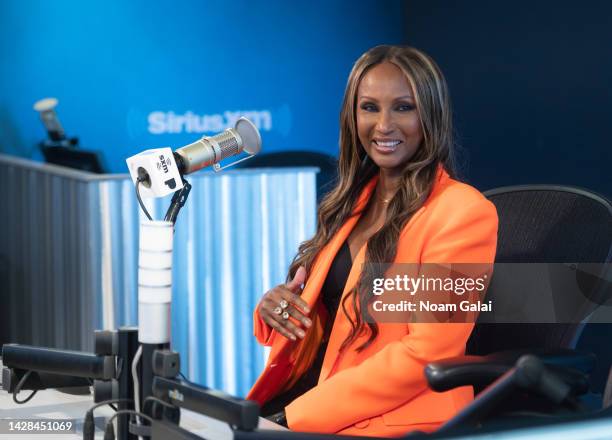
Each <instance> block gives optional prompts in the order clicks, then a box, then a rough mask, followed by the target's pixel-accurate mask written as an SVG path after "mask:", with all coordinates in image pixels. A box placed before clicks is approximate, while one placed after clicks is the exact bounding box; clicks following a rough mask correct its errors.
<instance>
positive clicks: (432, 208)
mask: <svg viewBox="0 0 612 440" xmlns="http://www.w3.org/2000/svg"><path fill="white" fill-rule="evenodd" d="M376 181H377V179H376V178H375V179H373V180H372V181H371V182H370V183H368V185H367V186H366V187H365V188H364V190H363V192H362V194H361V195H360V197H359V199H358V201H357V205H356V208H355V211H357V210H359V209H360V208H361V207H363V206H364V204H365V203H366V202H367V200H368V198H369V197H370V195H371V194H372V192H373V190H374V188H375V187H376ZM358 220H359V216H358V215H353V216H352V217H351V218H349V219H348V220H347V221H346V223H345V224H344V225H343V226H342V227H341V228H340V230H339V231H338V232H337V233H336V235H335V236H334V237H333V238H332V239H331V240H330V242H329V243H328V244H327V245H326V246H325V247H324V248H323V249H322V250H321V251H320V253H319V254H318V255H317V258H316V259H315V261H314V263H313V267H312V268H311V270H310V273H309V274H308V278H307V282H306V284H305V286H304V289H303V291H302V298H303V299H304V300H305V301H306V302H307V303H308V304H309V306H310V308H311V310H315V303H316V301H317V298H318V296H319V293H320V290H321V287H322V286H323V282H324V280H325V278H326V277H327V272H328V271H329V268H330V266H331V263H332V261H333V260H334V258H335V256H336V253H337V252H338V250H339V249H340V247H341V245H342V243H343V242H344V241H345V240H346V239H347V237H348V236H349V234H350V232H351V230H352V229H353V227H354V226H355V224H356V223H357V221H358ZM496 244H497V212H496V210H495V207H494V205H493V204H492V203H491V202H489V201H488V200H487V199H486V198H485V197H484V196H483V195H482V194H481V193H480V192H478V190H476V189H475V188H473V187H471V186H469V185H466V184H464V183H460V182H458V181H456V180H453V179H451V178H450V177H449V175H448V173H446V171H444V170H443V169H442V168H440V170H439V172H438V175H437V177H436V182H435V184H434V187H433V189H432V193H431V195H430V196H429V198H428V199H427V200H426V202H425V204H424V205H423V207H421V209H419V210H418V211H417V212H416V213H415V214H414V216H413V217H412V218H411V219H410V221H409V222H408V223H407V224H406V226H405V227H404V229H403V230H402V232H401V234H400V237H399V242H398V247H397V254H396V258H395V262H396V263H493V261H494V259H495V249H496ZM365 246H366V245H364V247H362V248H361V249H360V250H359V252H358V254H357V256H356V257H355V258H354V261H353V265H352V268H351V270H350V273H349V276H348V279H347V282H346V285H345V289H344V292H343V297H344V295H346V294H347V293H348V292H349V291H350V290H351V288H352V287H353V286H354V285H355V284H356V282H357V280H358V279H359V276H360V272H361V268H362V265H363V263H364V257H365ZM473 326H474V324H472V323H406V324H403V323H402V324H395V323H393V324H388V323H379V330H380V333H379V335H378V337H377V338H376V340H375V341H374V342H373V343H372V344H371V345H370V346H369V347H368V348H366V349H365V350H363V351H362V352H361V353H358V352H356V351H355V350H351V349H349V350H345V351H344V352H343V353H339V347H340V345H341V344H342V342H343V341H344V339H345V338H346V337H347V336H348V334H349V332H350V323H349V321H348V319H347V318H346V316H345V314H344V313H343V312H342V311H341V310H340V311H338V313H337V314H336V318H335V321H334V324H333V327H332V331H331V334H330V339H329V343H328V347H327V351H326V353H325V357H324V361H323V367H322V369H321V374H320V376H319V382H318V385H317V386H316V387H314V388H312V389H311V390H310V391H308V392H306V393H304V394H303V395H302V396H300V397H298V398H297V399H296V400H294V401H293V402H292V403H291V404H289V405H288V406H287V407H286V408H285V411H286V415H287V422H288V425H289V427H290V428H291V429H292V430H295V431H306V432H320V433H338V434H346V435H366V436H381V437H393V436H399V435H402V434H405V433H407V432H410V431H413V430H417V429H418V430H423V431H433V430H435V429H436V428H437V427H439V426H440V425H441V424H442V423H443V422H444V421H446V420H448V419H450V418H451V417H453V415H455V414H456V413H457V412H458V411H459V410H461V409H462V408H463V407H464V406H465V405H467V404H468V403H469V402H470V401H471V400H472V399H473V390H472V388H471V387H462V388H457V389H454V390H451V391H447V392H443V393H437V392H434V391H431V390H429V388H428V387H427V382H426V379H425V376H424V373H423V369H424V366H425V365H426V364H427V363H429V362H433V361H435V360H437V359H442V358H447V357H451V356H460V355H463V354H464V353H465V344H466V342H467V339H468V337H469V335H470V333H471V331H472V329H473ZM254 331H255V337H256V338H257V340H258V341H259V342H260V343H262V344H264V345H266V346H271V351H270V356H269V358H268V361H267V364H266V367H265V369H264V371H263V372H262V374H261V376H260V377H259V379H258V380H257V382H256V383H255V385H254V386H253V388H252V389H251V391H250V393H249V395H248V396H247V398H248V399H251V400H255V401H257V402H259V403H260V404H263V403H264V402H266V401H268V400H269V399H271V398H272V397H274V396H275V395H276V394H277V393H278V392H279V391H280V390H281V389H282V387H283V385H284V384H285V383H286V380H287V377H288V375H289V373H290V372H291V369H292V367H293V362H294V361H293V360H292V356H291V353H292V347H294V346H295V344H296V343H295V342H292V341H289V340H288V339H286V338H285V337H283V336H281V335H280V334H278V333H277V332H276V331H274V330H272V329H271V328H270V327H269V326H268V325H267V324H265V323H264V321H263V320H262V319H261V318H260V316H259V314H258V311H257V310H255V316H254ZM366 338H367V335H366V336H363V339H357V341H356V342H355V344H356V345H355V346H358V345H360V344H361V343H362V342H364V341H365V340H366Z"/></svg>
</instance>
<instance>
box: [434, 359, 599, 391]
mask: <svg viewBox="0 0 612 440" xmlns="http://www.w3.org/2000/svg"><path fill="white" fill-rule="evenodd" d="M525 354H534V355H536V356H537V357H538V358H540V359H541V360H542V361H543V362H544V364H545V365H546V366H547V367H548V368H549V369H551V370H553V371H554V372H555V373H557V374H558V375H559V376H561V377H562V378H563V380H564V381H566V383H567V384H568V385H570V386H571V388H572V393H573V394H574V395H578V394H583V393H585V392H587V391H588V389H589V382H588V373H589V372H590V371H591V370H592V369H593V366H594V364H595V360H596V356H595V355H594V354H592V353H586V352H578V351H575V350H569V349H547V350H508V351H501V352H496V353H491V354H488V355H486V356H458V357H454V358H447V359H441V360H438V361H436V362H432V363H430V364H428V365H427V366H426V367H425V377H426V378H427V382H428V383H429V387H430V388H431V389H432V390H434V391H440V392H441V391H448V390H451V389H453V388H457V387H461V386H466V385H471V386H473V387H474V388H475V389H477V390H480V389H482V388H484V387H486V386H487V385H489V384H490V383H492V382H493V381H494V380H496V379H497V378H498V377H500V376H501V375H503V374H504V373H505V372H507V371H508V370H510V369H511V368H512V367H513V366H514V364H515V363H516V361H517V360H518V359H519V358H520V357H521V356H523V355H525Z"/></svg>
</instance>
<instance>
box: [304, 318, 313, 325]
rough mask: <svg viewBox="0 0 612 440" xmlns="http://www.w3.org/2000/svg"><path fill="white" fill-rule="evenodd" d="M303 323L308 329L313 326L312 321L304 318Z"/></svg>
mask: <svg viewBox="0 0 612 440" xmlns="http://www.w3.org/2000/svg"><path fill="white" fill-rule="evenodd" d="M303 322H304V325H305V326H306V327H310V326H311V325H312V321H311V320H310V319H308V318H304V321H303Z"/></svg>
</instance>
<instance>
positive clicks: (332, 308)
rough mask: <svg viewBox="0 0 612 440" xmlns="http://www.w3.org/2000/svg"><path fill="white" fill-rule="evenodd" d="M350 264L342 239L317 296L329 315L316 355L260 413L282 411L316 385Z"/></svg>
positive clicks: (348, 254)
mask: <svg viewBox="0 0 612 440" xmlns="http://www.w3.org/2000/svg"><path fill="white" fill-rule="evenodd" d="M351 266H352V261H351V251H350V249H349V246H348V242H347V241H345V242H344V244H343V245H342V247H341V248H340V250H339V251H338V253H337V254H336V258H334V261H333V262H332V264H331V267H330V268H329V272H328V273H327V277H326V278H325V282H324V283H323V288H322V289H321V299H322V301H323V305H325V308H326V309H327V312H328V313H329V319H328V320H327V325H326V327H325V330H324V332H323V340H322V341H321V345H320V346H319V350H318V351H317V356H316V357H315V360H314V361H313V363H312V366H311V367H310V368H309V369H308V371H306V373H304V375H303V376H302V377H301V378H300V379H299V380H298V381H297V382H296V383H295V384H294V385H293V386H292V387H291V388H290V389H288V390H287V391H285V392H283V393H281V394H279V395H278V396H275V397H273V398H272V399H271V400H269V401H268V402H266V403H265V404H264V405H263V407H262V408H261V416H262V417H267V416H269V415H272V414H276V413H278V412H280V411H282V410H283V409H284V408H285V407H286V406H287V405H289V404H290V403H291V402H293V401H294V400H295V399H297V398H298V397H300V396H301V395H302V394H304V393H305V392H307V391H309V390H310V389H311V388H314V387H315V386H316V385H317V383H318V381H319V375H320V374H321V368H322V367H323V358H324V357H325V350H327V342H328V341H329V334H330V333H331V328H332V325H333V323H334V318H335V317H336V312H337V311H338V308H339V307H340V300H341V298H342V292H343V291H344V285H345V284H346V280H347V279H348V276H349V272H350V271H351Z"/></svg>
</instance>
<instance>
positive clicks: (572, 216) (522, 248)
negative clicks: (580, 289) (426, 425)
mask: <svg viewBox="0 0 612 440" xmlns="http://www.w3.org/2000/svg"><path fill="white" fill-rule="evenodd" d="M485 195H486V196H487V197H488V198H489V199H490V200H491V201H492V202H493V203H494V204H495V206H496V208H497V212H498V216H499V232H498V246H497V255H496V263H610V261H611V260H612V204H610V202H609V201H608V200H607V199H605V198H604V197H602V196H599V195H597V194H594V193H592V192H589V191H586V190H582V189H578V188H571V187H564V186H547V185H531V186H514V187H505V188H499V189H494V190H490V191H487V192H486V193H485ZM607 266H609V264H608V265H607ZM607 266H606V265H598V267H600V268H601V270H602V271H605V270H606V268H607ZM578 272H579V269H578V270H577V271H576V273H578ZM606 276H607V277H608V279H609V273H608V274H605V273H600V274H599V276H598V277H595V278H596V280H598V282H597V283H595V285H590V286H589V287H592V289H593V292H589V294H591V295H598V298H597V301H600V304H601V303H603V302H605V301H606V300H607V299H609V297H610V295H611V292H610V289H609V287H610V284H609V281H608V283H607V284H606V282H605V281H602V280H605V279H606ZM493 281H495V272H494V275H493ZM553 293H555V292H553ZM530 294H533V295H536V294H538V292H530ZM495 296H496V288H495V283H494V282H492V283H491V286H490V287H489V291H488V292H487V300H488V299H491V298H493V299H494V298H495ZM494 303H495V302H494ZM591 304H592V302H591ZM585 325H586V326H589V327H590V330H591V332H590V334H591V335H593V334H599V335H600V336H601V337H604V334H603V333H604V332H605V333H606V334H608V335H609V334H610V329H611V328H612V324H605V323H604V324H584V323H581V322H578V323H574V324H571V323H570V324H535V323H531V324H490V323H477V324H476V326H475V329H474V332H473V333H472V335H471V337H470V339H469V341H468V344H467V350H466V353H467V355H466V356H463V357H459V358H453V359H444V360H440V361H437V362H434V363H431V364H429V365H427V367H426V369H425V374H426V376H427V379H428V382H429V386H430V387H431V388H432V389H434V390H437V391H446V390H449V389H452V388H455V387H458V386H464V385H472V386H474V388H475V392H476V399H475V400H474V402H473V403H472V404H471V405H470V406H469V407H468V408H466V411H464V413H465V414H468V413H469V412H470V409H480V410H482V409H483V408H485V407H487V406H489V407H487V408H485V410H483V411H482V414H485V413H489V412H492V411H493V410H494V408H492V407H491V406H496V407H497V408H495V409H496V410H497V412H496V414H497V415H498V416H499V414H503V413H506V414H508V413H511V412H512V411H516V410H519V409H523V410H525V409H528V410H529V411H532V414H534V415H537V414H542V413H549V412H551V411H552V412H554V411H555V407H556V405H555V404H548V402H546V401H545V400H546V399H540V398H539V397H535V396H533V395H530V396H527V397H525V390H521V392H520V393H517V395H515V396H513V397H512V398H511V399H506V400H507V401H506V402H504V403H503V404H501V403H500V401H499V400H500V399H498V398H497V397H499V396H497V397H495V392H496V391H495V390H493V391H494V392H493V393H491V389H489V390H487V391H486V392H484V393H480V392H481V391H482V390H483V389H485V387H487V386H489V385H490V384H491V383H492V382H493V381H495V380H498V382H499V380H500V379H499V378H500V377H501V376H502V375H504V374H509V373H508V371H510V370H512V369H513V368H514V367H517V361H518V360H519V359H520V358H521V357H522V356H523V355H525V354H528V353H531V354H535V355H536V357H537V359H536V360H534V359H530V360H529V359H528V360H527V361H525V359H523V360H521V362H522V363H523V364H521V365H518V367H521V368H522V367H524V366H528V367H529V368H531V367H533V365H532V364H529V365H527V364H528V363H529V362H532V363H533V362H535V363H536V364H537V360H538V359H539V360H541V361H543V363H544V366H545V369H546V370H547V371H548V372H549V373H550V374H552V375H553V376H554V377H555V379H560V380H561V381H563V383H565V384H567V385H568V386H569V388H568V396H570V397H571V398H572V399H573V398H579V397H580V396H584V395H586V393H588V392H589V391H595V392H597V393H598V394H599V396H601V394H602V391H603V386H602V385H603V383H604V382H605V379H603V380H597V383H598V384H599V385H598V389H595V390H593V389H591V390H589V374H590V373H591V372H592V371H593V368H594V366H596V363H597V362H600V363H601V362H602V361H603V362H604V363H606V365H597V367H598V371H600V372H605V373H606V374H607V372H608V370H609V369H610V359H611V356H612V346H610V345H609V344H606V345H603V344H600V346H595V345H593V346H592V347H591V348H594V349H595V350H594V351H595V353H589V352H580V351H577V350H576V347H577V346H580V344H579V340H580V336H581V334H583V333H584V332H585ZM592 326H597V327H592ZM587 328H588V327H587ZM608 342H609V341H608ZM523 361H525V362H523ZM504 380H506V381H507V382H508V378H504ZM496 385H497V386H498V388H499V387H500V384H499V383H496ZM559 387H561V385H559ZM559 387H557V388H559ZM608 387H612V384H611V383H610V382H609V383H608ZM506 388H507V389H509V388H508V387H506ZM609 389H610V388H608V390H609ZM608 392H609V391H608ZM479 393H480V394H479ZM518 394H520V396H518ZM491 397H493V399H492V398H491ZM591 400H592V399H591ZM555 403H556V404H558V403H559V402H555ZM598 405H599V407H601V406H602V405H601V398H600V399H599V404H598ZM557 406H558V405H557ZM595 406H597V405H595ZM576 409H577V408H575V407H574V408H572V409H570V411H575V410H576ZM581 409H582V410H584V409H585V408H584V407H581ZM561 412H562V413H566V412H567V411H561ZM465 414H463V415H462V414H459V415H458V417H457V421H458V422H461V423H463V422H466V423H465V424H468V422H469V424H470V425H472V426H474V425H477V424H482V422H483V420H482V418H477V417H476V418H475V417H474V414H472V415H471V417H467V418H466V417H464V416H465ZM494 414H495V412H494ZM462 417H463V418H462ZM461 423H454V422H453V420H451V421H450V422H449V424H448V426H453V427H456V426H458V425H460V424H461Z"/></svg>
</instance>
